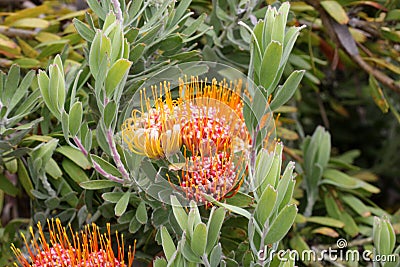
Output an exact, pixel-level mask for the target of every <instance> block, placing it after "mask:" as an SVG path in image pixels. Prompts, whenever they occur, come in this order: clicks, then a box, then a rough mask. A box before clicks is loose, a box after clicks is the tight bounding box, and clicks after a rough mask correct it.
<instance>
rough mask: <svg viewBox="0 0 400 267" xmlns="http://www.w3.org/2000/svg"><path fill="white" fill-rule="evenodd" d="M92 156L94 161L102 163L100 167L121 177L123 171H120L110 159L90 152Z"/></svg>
mask: <svg viewBox="0 0 400 267" xmlns="http://www.w3.org/2000/svg"><path fill="white" fill-rule="evenodd" d="M90 157H91V158H92V160H93V161H94V162H96V163H97V164H99V165H100V167H101V168H102V169H103V170H105V171H106V172H107V173H109V174H112V175H114V176H117V177H121V173H120V172H119V171H118V169H117V168H116V167H114V166H113V165H112V164H111V163H109V162H108V161H105V160H104V159H102V158H100V157H99V156H97V155H93V154H90Z"/></svg>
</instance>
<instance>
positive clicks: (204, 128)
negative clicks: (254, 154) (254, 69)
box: [122, 77, 251, 203]
mask: <svg viewBox="0 0 400 267" xmlns="http://www.w3.org/2000/svg"><path fill="white" fill-rule="evenodd" d="M177 89H179V91H178V92H177V95H178V96H177V97H176V99H175V100H173V99H172V96H171V95H172V92H171V89H170V85H169V84H167V83H164V84H160V88H159V89H158V90H159V91H157V88H155V87H153V88H152V92H153V99H155V101H154V104H153V105H151V99H150V98H147V97H146V96H145V94H144V93H143V92H141V103H142V105H141V110H140V111H139V110H134V111H133V112H132V117H131V118H129V119H127V120H126V121H125V122H124V124H123V125H122V136H123V139H124V141H125V142H126V143H127V145H128V147H129V149H130V150H131V151H133V152H134V153H138V154H141V155H145V156H147V157H149V158H152V159H159V158H163V157H167V158H168V157H169V156H171V155H173V154H175V153H178V152H180V151H182V153H183V155H182V156H183V158H184V162H180V164H178V165H179V166H181V168H180V169H181V170H177V169H175V176H176V177H177V179H178V181H179V185H180V187H181V188H182V190H183V191H184V192H185V194H186V195H187V197H188V198H190V199H195V200H197V201H198V202H203V203H204V202H206V201H205V198H204V197H203V196H202V194H211V195H212V196H213V197H214V198H216V199H221V198H223V197H228V196H230V195H232V194H235V193H236V191H237V190H238V189H239V188H240V185H241V183H242V179H241V173H242V170H243V164H244V163H245V160H244V159H245V158H246V156H247V149H248V147H249V145H250V143H251V141H250V138H249V133H248V131H247V128H246V126H245V123H244V119H243V112H242V109H243V102H242V99H241V96H240V93H241V90H242V83H241V81H239V82H237V83H232V82H231V83H229V84H228V83H227V82H226V81H222V82H219V83H218V82H217V81H216V80H215V79H213V80H212V81H211V82H208V81H207V80H204V81H203V80H199V79H198V78H197V77H192V78H191V79H190V81H184V80H182V79H180V80H179V86H178V88H177ZM162 93H163V94H164V95H163V96H161V95H162ZM180 159H182V157H180ZM178 165H173V166H174V168H175V167H176V166H178ZM178 169H179V168H178ZM171 185H172V186H174V185H173V184H172V183H171Z"/></svg>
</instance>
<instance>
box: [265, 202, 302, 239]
mask: <svg viewBox="0 0 400 267" xmlns="http://www.w3.org/2000/svg"><path fill="white" fill-rule="evenodd" d="M296 214H297V207H296V205H293V204H292V205H288V206H286V207H284V208H283V209H282V211H281V212H280V213H279V214H278V216H277V217H276V218H275V220H273V221H272V223H271V226H270V227H269V229H268V232H267V234H266V236H265V239H264V244H267V245H269V244H273V243H275V242H278V241H280V240H281V239H282V238H284V237H285V235H286V234H287V233H288V232H289V230H290V228H291V227H292V225H293V223H294V219H295V218H296Z"/></svg>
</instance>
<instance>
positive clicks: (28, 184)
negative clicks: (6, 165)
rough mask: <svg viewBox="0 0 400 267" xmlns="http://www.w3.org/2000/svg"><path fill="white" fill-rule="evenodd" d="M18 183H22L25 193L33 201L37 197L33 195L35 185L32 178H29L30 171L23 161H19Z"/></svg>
mask: <svg viewBox="0 0 400 267" xmlns="http://www.w3.org/2000/svg"><path fill="white" fill-rule="evenodd" d="M17 174H18V181H19V182H20V183H21V185H22V187H23V188H24V189H25V192H26V193H27V194H28V196H29V197H30V198H31V199H34V198H35V197H34V196H33V194H32V192H31V191H32V190H33V184H32V181H31V178H30V177H29V174H28V171H27V170H26V168H25V165H24V163H23V162H22V160H21V159H18V172H17Z"/></svg>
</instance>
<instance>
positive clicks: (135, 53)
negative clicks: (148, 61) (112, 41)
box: [129, 43, 146, 63]
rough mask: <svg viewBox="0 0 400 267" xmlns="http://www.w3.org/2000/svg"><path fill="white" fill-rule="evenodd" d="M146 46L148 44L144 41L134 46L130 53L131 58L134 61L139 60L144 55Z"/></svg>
mask: <svg viewBox="0 0 400 267" xmlns="http://www.w3.org/2000/svg"><path fill="white" fill-rule="evenodd" d="M145 47H146V45H145V44H144V43H139V44H136V45H135V46H134V47H133V48H132V50H131V52H130V53H129V59H130V60H131V61H132V62H133V63H136V62H137V61H138V60H139V58H140V57H141V56H142V54H143V52H144V48H145Z"/></svg>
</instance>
